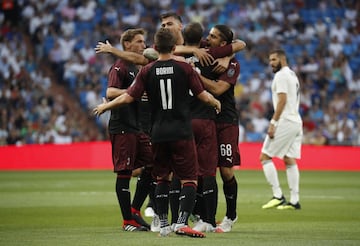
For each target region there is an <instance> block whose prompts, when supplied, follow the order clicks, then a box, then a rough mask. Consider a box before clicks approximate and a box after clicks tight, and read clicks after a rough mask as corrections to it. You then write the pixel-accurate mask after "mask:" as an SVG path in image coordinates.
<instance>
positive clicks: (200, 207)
mask: <svg viewBox="0 0 360 246" xmlns="http://www.w3.org/2000/svg"><path fill="white" fill-rule="evenodd" d="M204 210H205V208H204V202H203V179H202V177H198V186H197V190H196V200H195V206H194V210H193V212H192V214H194V215H199V216H200V218H201V219H203V218H205V217H204V216H206V212H205V211H204Z"/></svg>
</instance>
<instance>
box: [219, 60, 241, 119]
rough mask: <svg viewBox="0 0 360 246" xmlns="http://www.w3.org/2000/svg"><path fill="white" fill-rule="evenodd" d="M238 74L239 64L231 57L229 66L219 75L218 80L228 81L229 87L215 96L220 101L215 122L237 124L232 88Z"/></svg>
mask: <svg viewBox="0 0 360 246" xmlns="http://www.w3.org/2000/svg"><path fill="white" fill-rule="evenodd" d="M239 74H240V64H239V62H238V61H237V60H236V59H235V58H233V59H231V60H230V64H229V67H228V69H227V71H225V72H224V73H223V74H222V75H221V76H220V77H219V80H223V81H226V82H228V83H229V84H230V85H231V87H230V88H229V89H228V90H227V91H225V92H224V93H223V94H221V95H220V96H218V97H217V98H218V99H219V101H220V102H221V112H220V113H219V114H218V115H217V117H216V122H221V123H230V124H236V125H238V124H239V122H238V121H239V115H238V112H237V110H236V107H235V97H234V88H235V85H236V82H237V78H238V76H239Z"/></svg>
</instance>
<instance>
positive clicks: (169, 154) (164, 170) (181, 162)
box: [153, 139, 199, 180]
mask: <svg viewBox="0 0 360 246" xmlns="http://www.w3.org/2000/svg"><path fill="white" fill-rule="evenodd" d="M153 153H154V175H156V176H157V177H159V178H164V177H166V176H168V175H169V174H170V173H171V172H174V176H176V177H178V178H179V179H180V180H197V176H198V168H199V167H198V161H197V154H196V149H195V142H194V140H193V139H191V140H178V141H171V142H161V143H153Z"/></svg>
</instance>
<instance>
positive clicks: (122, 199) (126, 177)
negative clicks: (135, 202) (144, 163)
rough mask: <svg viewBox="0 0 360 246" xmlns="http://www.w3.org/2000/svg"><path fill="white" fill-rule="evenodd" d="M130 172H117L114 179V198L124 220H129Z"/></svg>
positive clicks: (130, 216)
mask: <svg viewBox="0 0 360 246" xmlns="http://www.w3.org/2000/svg"><path fill="white" fill-rule="evenodd" d="M130 178H131V171H130V172H126V171H125V172H119V173H118V175H117V178H116V186H115V190H116V196H117V198H118V202H119V205H120V210H121V214H122V216H123V219H124V220H131V219H132V215H131V206H130V202H131V201H130V190H129V184H130Z"/></svg>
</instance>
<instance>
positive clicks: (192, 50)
mask: <svg viewBox="0 0 360 246" xmlns="http://www.w3.org/2000/svg"><path fill="white" fill-rule="evenodd" d="M174 54H177V55H183V54H193V55H194V56H196V57H197V58H198V59H199V61H200V64H201V65H202V66H209V65H211V63H212V62H213V61H214V57H212V55H210V54H209V53H208V52H207V49H203V48H197V47H194V46H186V45H176V48H175V51H174Z"/></svg>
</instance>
